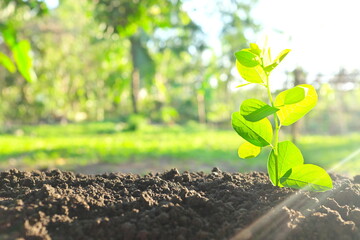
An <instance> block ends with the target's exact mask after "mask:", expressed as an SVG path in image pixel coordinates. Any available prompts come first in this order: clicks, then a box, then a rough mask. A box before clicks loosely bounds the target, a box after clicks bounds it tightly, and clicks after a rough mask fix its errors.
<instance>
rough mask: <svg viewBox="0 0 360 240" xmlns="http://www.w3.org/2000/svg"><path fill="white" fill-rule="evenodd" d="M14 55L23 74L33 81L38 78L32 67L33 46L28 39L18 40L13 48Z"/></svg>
mask: <svg viewBox="0 0 360 240" xmlns="http://www.w3.org/2000/svg"><path fill="white" fill-rule="evenodd" d="M11 50H12V52H13V55H14V59H15V63H16V65H17V67H18V70H19V72H20V73H21V75H22V76H23V77H24V78H25V79H26V80H27V81H28V82H33V81H35V80H36V74H35V72H34V70H33V68H32V62H33V59H32V56H31V54H30V51H31V47H30V43H29V41H27V40H22V41H20V42H18V43H17V44H16V45H14V47H13V48H12V49H11Z"/></svg>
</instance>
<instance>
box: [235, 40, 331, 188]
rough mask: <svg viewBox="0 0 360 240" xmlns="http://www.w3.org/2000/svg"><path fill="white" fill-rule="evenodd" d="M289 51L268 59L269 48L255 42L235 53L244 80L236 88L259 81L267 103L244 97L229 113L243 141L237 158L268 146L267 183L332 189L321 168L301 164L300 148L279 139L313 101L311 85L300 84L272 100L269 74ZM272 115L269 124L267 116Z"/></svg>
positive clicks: (269, 55) (315, 95)
mask: <svg viewBox="0 0 360 240" xmlns="http://www.w3.org/2000/svg"><path fill="white" fill-rule="evenodd" d="M289 52H290V50H289V49H285V50H283V51H282V52H280V54H279V55H278V56H277V57H276V58H275V59H272V58H271V53H270V48H268V47H266V46H265V47H264V48H262V49H260V48H259V46H258V45H257V44H255V43H251V44H250V48H246V49H242V50H241V51H238V52H236V53H235V57H236V68H237V70H238V71H239V73H240V75H241V77H242V78H243V79H244V80H246V81H247V83H245V84H241V85H239V86H237V87H242V86H245V85H249V84H259V85H261V86H263V87H265V88H266V91H267V94H268V98H269V103H270V104H267V103H265V102H263V101H261V100H258V99H254V98H252V99H247V100H245V101H243V102H242V104H241V106H240V111H238V112H234V113H233V114H232V120H231V121H232V126H233V128H234V130H235V131H236V132H237V133H238V134H239V135H240V136H241V137H242V138H243V139H244V140H246V142H245V143H243V144H242V145H241V146H240V147H239V150H238V154H239V156H240V157H241V158H245V159H247V158H253V157H256V156H257V155H258V154H259V153H260V151H261V148H262V147H266V146H270V147H271V148H272V150H271V152H270V155H269V158H268V162H267V169H268V174H269V178H270V180H271V182H272V183H273V185H275V186H278V187H291V188H297V189H303V188H305V189H307V190H310V191H317V192H323V191H327V190H330V189H332V180H331V178H330V176H329V175H328V173H327V172H326V171H325V170H324V169H323V168H321V167H319V166H316V165H313V164H304V158H303V156H302V154H301V151H300V150H299V149H298V148H297V147H296V146H295V144H294V143H292V142H290V141H282V142H279V131H280V128H281V127H282V126H289V125H291V124H293V123H295V122H296V121H298V120H299V119H301V118H302V117H303V116H304V115H305V114H307V113H308V112H309V111H310V110H311V109H312V108H313V107H314V106H315V105H316V103H317V98H318V97H317V93H316V91H315V88H314V87H313V86H311V85H309V84H301V85H298V86H295V87H293V88H291V89H288V90H285V91H283V92H280V93H279V94H278V95H277V96H276V98H275V100H274V99H273V96H272V94H271V89H270V81H269V76H270V73H271V72H272V71H273V70H274V69H275V68H276V67H277V65H279V63H280V62H281V61H282V60H283V59H284V58H285V57H286V55H287V54H288V53H289ZM270 116H273V123H274V124H273V125H274V126H273V125H272V124H271V122H270V120H269V119H268V117H270Z"/></svg>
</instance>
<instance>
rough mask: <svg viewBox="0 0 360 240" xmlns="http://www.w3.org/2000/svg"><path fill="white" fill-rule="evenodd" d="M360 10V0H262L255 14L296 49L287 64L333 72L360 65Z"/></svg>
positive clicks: (272, 35) (276, 36)
mask: <svg viewBox="0 0 360 240" xmlns="http://www.w3.org/2000/svg"><path fill="white" fill-rule="evenodd" d="M359 11H360V1H358V0H342V1H336V0H301V1H298V0H297V1H295V0H260V1H259V4H258V5H257V6H256V8H255V9H254V10H253V17H254V18H255V19H256V20H258V21H259V23H261V24H262V25H263V26H264V31H263V33H264V32H268V33H270V34H269V35H270V39H272V40H275V41H278V42H279V43H280V44H282V45H283V46H284V47H286V48H291V49H292V50H293V51H292V53H291V55H289V59H288V61H289V62H290V63H289V64H288V66H286V67H290V66H296V65H299V66H302V67H303V68H304V69H305V70H306V71H309V72H311V73H317V72H322V73H328V74H331V73H334V72H337V71H338V69H339V68H340V67H345V68H347V69H349V70H353V69H359V68H360V62H359V60H358V55H359V53H360V44H359V43H360V32H359V31H358V29H359V27H358V24H359V23H360V14H359ZM275 30H279V31H281V32H283V34H282V35H281V34H276V33H275ZM277 47H278V46H277Z"/></svg>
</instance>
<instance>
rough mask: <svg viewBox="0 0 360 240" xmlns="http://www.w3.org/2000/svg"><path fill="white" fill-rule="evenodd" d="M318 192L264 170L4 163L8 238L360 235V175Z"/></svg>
mask: <svg viewBox="0 0 360 240" xmlns="http://www.w3.org/2000/svg"><path fill="white" fill-rule="evenodd" d="M331 176H332V178H333V180H334V189H333V190H331V191H328V192H324V193H312V192H308V191H299V190H293V189H288V188H277V187H274V186H272V185H271V183H270V181H269V179H268V176H267V175H266V174H265V173H261V172H252V173H246V174H241V173H228V172H222V171H221V170H219V169H218V168H214V169H213V170H212V172H211V173H203V172H183V173H179V172H178V170H176V169H172V170H170V171H167V172H164V173H158V174H151V173H149V174H147V175H143V176H140V175H136V174H122V173H109V174H102V175H85V174H75V173H73V172H62V171H60V170H52V171H32V172H23V171H18V170H16V169H12V170H9V171H4V172H1V173H0V239H5V240H6V239H87V240H88V239H126V240H127V239H139V240H147V239H164V240H169V239H175V240H187V239H232V240H235V239H327V240H328V239H360V175H359V176H356V177H354V178H351V179H350V178H346V177H342V176H339V175H331Z"/></svg>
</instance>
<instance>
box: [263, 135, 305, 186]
mask: <svg viewBox="0 0 360 240" xmlns="http://www.w3.org/2000/svg"><path fill="white" fill-rule="evenodd" d="M277 151H278V156H277V161H278V178H279V179H280V177H282V176H283V175H284V174H285V173H286V172H287V171H288V170H289V169H290V168H292V167H295V166H297V165H302V164H304V158H303V156H302V154H301V152H300V150H299V149H298V148H297V147H296V146H295V144H293V143H292V142H290V141H284V142H280V143H278V149H277ZM275 160H276V156H275V152H274V149H273V150H272V151H271V152H270V155H269V159H268V162H267V169H268V173H269V178H270V180H271V182H272V183H273V184H274V185H275V184H276V172H275V169H276V163H275ZM280 187H282V185H281V184H280Z"/></svg>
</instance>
